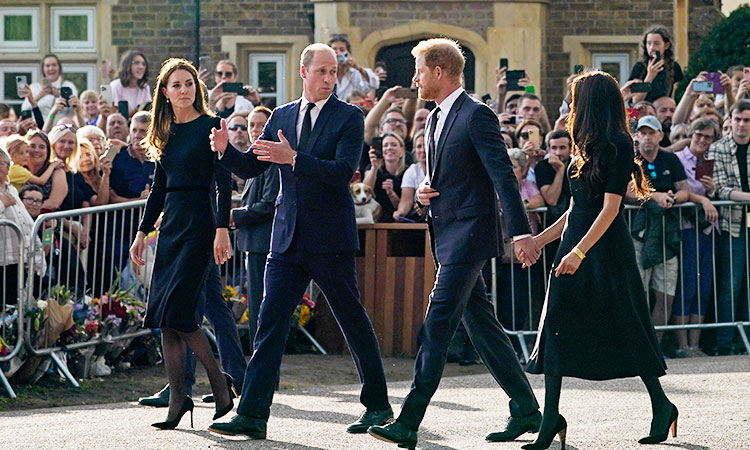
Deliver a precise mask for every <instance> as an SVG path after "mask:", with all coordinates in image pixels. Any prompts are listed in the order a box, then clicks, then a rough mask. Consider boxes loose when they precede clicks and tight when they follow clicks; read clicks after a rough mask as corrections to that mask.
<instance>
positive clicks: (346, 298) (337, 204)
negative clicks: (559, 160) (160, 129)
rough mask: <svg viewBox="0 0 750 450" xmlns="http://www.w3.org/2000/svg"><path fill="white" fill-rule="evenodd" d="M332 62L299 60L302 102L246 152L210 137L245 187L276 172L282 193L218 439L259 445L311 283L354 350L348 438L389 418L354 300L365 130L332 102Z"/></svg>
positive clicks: (278, 116)
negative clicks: (236, 390) (244, 360)
mask: <svg viewBox="0 0 750 450" xmlns="http://www.w3.org/2000/svg"><path fill="white" fill-rule="evenodd" d="M336 67H337V62H336V54H335V53H334V51H333V50H332V49H331V48H330V47H328V46H327V45H325V44H312V45H310V46H308V47H307V48H305V50H304V51H303V52H302V57H301V61H300V76H301V77H302V79H303V87H304V89H303V95H302V98H300V99H298V100H297V101H294V102H292V103H288V104H286V105H283V106H281V107H279V108H276V110H274V112H273V114H272V115H271V118H270V119H269V120H268V123H266V126H265V128H264V130H263V134H262V135H261V137H260V139H258V140H257V141H256V142H255V143H253V145H252V148H253V151H252V152H248V153H240V152H239V151H237V150H236V149H234V148H233V147H232V146H231V145H230V146H228V145H227V133H226V130H225V126H224V122H223V121H222V126H221V129H220V130H214V131H213V132H212V137H211V141H212V145H213V149H214V151H217V152H219V153H222V156H221V161H222V162H223V163H224V164H225V165H226V166H227V167H228V168H229V169H231V170H232V171H233V172H234V173H235V174H237V175H238V176H240V177H242V178H251V177H254V176H258V175H259V174H260V173H262V172H263V171H264V170H265V169H266V168H267V167H268V165H269V164H270V163H276V164H278V167H279V174H280V178H281V192H280V194H279V197H278V198H277V200H276V215H275V217H274V222H273V231H272V236H271V253H270V255H269V257H268V261H267V263H266V274H265V297H264V299H263V303H262V304H261V307H260V317H259V319H258V331H257V334H256V335H255V343H254V351H253V356H252V357H251V358H250V362H249V363H248V366H247V371H246V372H245V382H244V386H243V390H242V399H241V400H240V404H239V406H238V408H237V412H238V414H237V416H235V417H234V418H232V420H231V421H230V422H228V423H214V424H213V425H211V426H210V427H209V430H211V431H214V432H216V433H220V434H228V435H239V434H244V435H247V436H249V437H251V438H254V439H264V438H265V437H266V422H267V420H268V416H269V414H270V406H271V402H272V398H273V392H274V385H275V383H276V379H277V377H278V373H279V366H280V365H281V356H282V354H283V352H284V345H285V343H286V337H287V334H288V333H289V320H290V318H291V316H292V313H293V312H294V310H295V308H296V307H297V304H298V303H299V302H300V300H301V299H302V294H304V292H305V289H306V288H307V285H308V283H309V282H310V279H313V280H315V282H316V283H317V284H318V286H320V289H321V290H322V291H323V293H324V294H325V297H326V300H327V301H328V304H329V306H330V307H331V311H332V312H333V315H334V316H335V318H336V321H337V322H338V324H339V326H340V327H341V331H342V332H343V333H344V337H345V338H346V342H347V344H348V345H349V349H350V350H351V353H352V357H353V358H354V363H355V365H356V366H357V371H358V373H359V378H360V380H361V382H362V392H361V394H360V401H361V402H362V404H363V405H364V406H365V408H366V410H365V412H364V413H363V414H362V416H361V417H360V418H359V420H358V421H356V422H354V423H353V424H351V425H350V426H349V428H348V429H347V431H349V432H350V433H364V432H366V431H367V429H368V427H369V426H371V425H376V424H383V423H385V422H386V421H387V420H389V419H390V418H392V417H393V411H392V410H391V407H390V405H389V403H388V393H387V388H386V383H385V374H384V372H383V362H382V360H381V357H380V349H379V347H378V341H377V338H376V337H375V332H374V330H373V328H372V323H371V322H370V319H369V317H368V316H367V312H366V311H365V309H364V307H363V306H362V303H361V302H360V298H359V290H358V288H357V278H356V272H355V266H354V253H355V252H356V251H357V249H358V248H359V237H358V235H357V225H356V221H355V216H354V202H353V201H352V197H351V194H350V192H349V180H350V179H351V178H352V175H353V174H354V170H355V168H356V166H357V163H358V162H359V155H360V152H361V150H362V142H363V139H364V120H363V117H362V112H361V111H360V110H359V108H357V107H356V106H352V105H349V104H347V103H344V102H342V101H340V100H339V99H337V98H336V96H335V95H331V94H332V92H333V87H334V85H335V83H336Z"/></svg>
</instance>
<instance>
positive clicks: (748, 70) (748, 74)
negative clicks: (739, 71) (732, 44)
mask: <svg viewBox="0 0 750 450" xmlns="http://www.w3.org/2000/svg"><path fill="white" fill-rule="evenodd" d="M743 73H744V75H745V79H746V80H750V67H745V69H744V70H743Z"/></svg>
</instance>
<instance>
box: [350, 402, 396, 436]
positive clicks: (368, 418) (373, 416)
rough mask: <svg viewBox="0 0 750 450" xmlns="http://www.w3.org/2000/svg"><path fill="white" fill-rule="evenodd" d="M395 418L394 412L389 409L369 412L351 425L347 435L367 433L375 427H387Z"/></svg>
mask: <svg viewBox="0 0 750 450" xmlns="http://www.w3.org/2000/svg"><path fill="white" fill-rule="evenodd" d="M392 418H393V410H392V409H391V408H390V407H389V408H388V409H381V410H379V411H375V410H369V409H368V410H367V411H365V412H363V413H362V415H361V416H359V420H357V421H356V422H354V423H352V424H349V427H348V428H347V429H346V431H347V433H367V429H368V428H370V427H371V426H373V425H385V423H386V422H388V421H389V420H390V419H392Z"/></svg>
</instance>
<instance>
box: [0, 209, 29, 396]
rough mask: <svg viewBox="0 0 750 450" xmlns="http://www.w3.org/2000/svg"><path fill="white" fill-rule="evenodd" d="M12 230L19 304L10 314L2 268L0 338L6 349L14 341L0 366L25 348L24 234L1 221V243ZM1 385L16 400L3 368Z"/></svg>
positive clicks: (0, 377) (5, 278) (0, 357)
mask: <svg viewBox="0 0 750 450" xmlns="http://www.w3.org/2000/svg"><path fill="white" fill-rule="evenodd" d="M6 227H7V228H10V229H11V230H12V232H13V233H14V234H15V236H16V238H17V239H18V241H17V242H18V243H19V245H18V249H19V254H18V269H17V270H18V273H17V283H16V289H17V290H16V292H17V296H16V298H17V304H16V306H15V313H13V314H9V309H8V304H7V300H8V299H7V298H6V297H5V292H6V288H7V287H8V286H7V284H6V283H7V280H8V277H7V275H8V270H9V269H7V268H6V266H0V271H1V272H2V275H3V278H2V280H3V282H2V286H0V288H1V289H2V291H0V293H2V299H1V300H0V307H1V309H0V337H2V342H3V344H2V346H3V348H5V346H6V345H8V346H10V344H9V342H11V341H14V342H13V345H12V347H13V348H12V349H11V350H10V351H9V352H7V353H6V355H5V356H3V355H2V353H0V364H2V363H9V362H10V361H11V360H12V359H13V358H15V357H16V355H18V353H19V352H20V351H21V349H22V348H23V342H24V341H23V336H24V335H23V314H21V313H20V312H21V311H23V301H22V298H21V297H22V295H21V293H22V290H23V261H24V256H25V252H24V243H23V242H24V240H23V232H22V231H21V228H19V227H18V225H16V224H15V223H13V222H11V221H9V220H4V219H0V242H5V237H6V235H5V233H7V232H8V231H7V230H6V229H5V228H6ZM14 322H15V327H16V329H15V330H13V332H12V333H11V331H9V330H8V329H9V328H10V327H11V326H12V325H13V323H14ZM0 383H2V386H3V387H4V388H5V391H6V392H7V393H8V396H10V398H16V393H15V392H13V388H12V387H11V386H10V383H9V382H8V379H7V378H6V377H5V374H4V373H3V369H2V367H0Z"/></svg>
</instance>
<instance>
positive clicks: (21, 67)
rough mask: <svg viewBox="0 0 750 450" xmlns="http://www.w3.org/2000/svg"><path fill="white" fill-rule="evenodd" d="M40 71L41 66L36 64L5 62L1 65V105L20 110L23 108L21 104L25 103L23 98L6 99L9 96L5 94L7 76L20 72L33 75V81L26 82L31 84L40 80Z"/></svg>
mask: <svg viewBox="0 0 750 450" xmlns="http://www.w3.org/2000/svg"><path fill="white" fill-rule="evenodd" d="M40 71H41V68H40V67H39V64H37V63H36V62H34V63H5V62H3V63H2V64H0V103H5V104H7V105H11V106H18V107H19V108H20V107H21V104H22V103H23V99H22V98H20V99H7V98H5V96H6V94H7V93H6V92H5V77H6V75H7V74H10V73H18V72H24V73H26V72H28V73H31V79H27V80H26V83H27V84H31V83H34V82H36V81H38V80H39V73H40ZM14 85H15V83H14ZM11 94H15V91H14V92H11ZM13 96H14V97H15V95H13Z"/></svg>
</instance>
